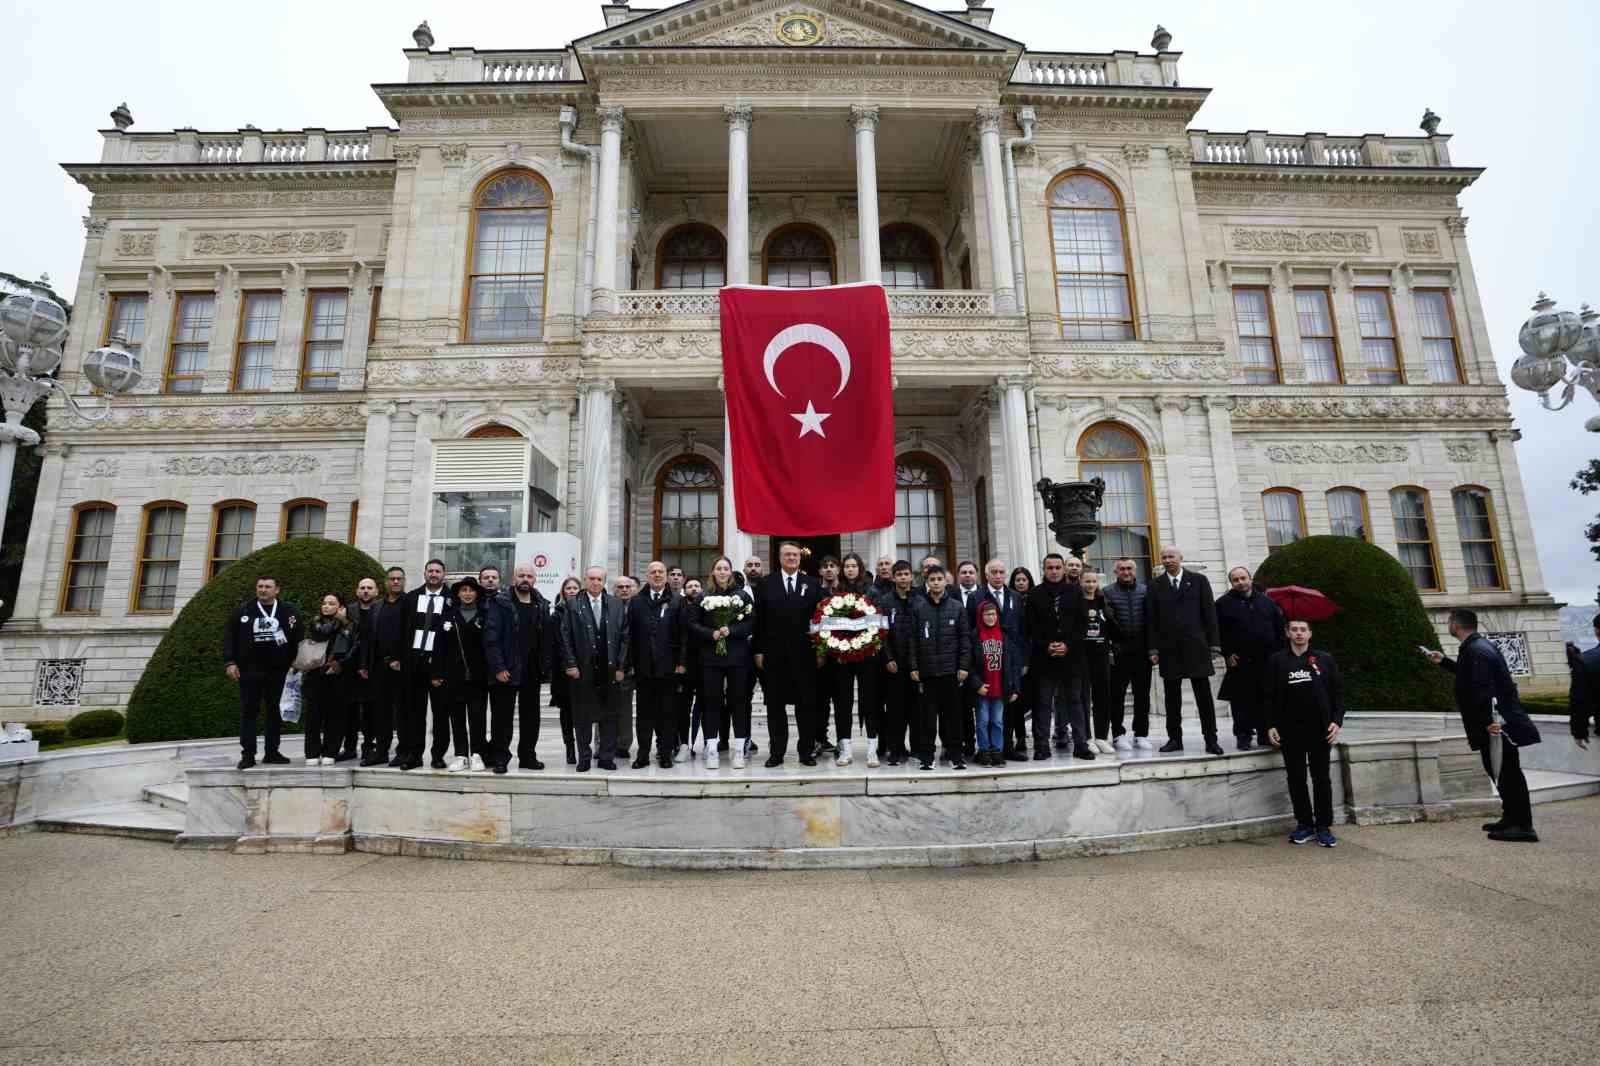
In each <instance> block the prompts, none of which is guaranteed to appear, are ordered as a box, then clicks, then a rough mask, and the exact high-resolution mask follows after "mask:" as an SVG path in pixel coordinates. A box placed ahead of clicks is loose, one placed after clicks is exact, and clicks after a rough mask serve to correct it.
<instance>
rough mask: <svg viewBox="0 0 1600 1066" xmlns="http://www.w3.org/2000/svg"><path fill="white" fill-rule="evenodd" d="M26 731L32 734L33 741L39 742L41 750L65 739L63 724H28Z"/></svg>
mask: <svg viewBox="0 0 1600 1066" xmlns="http://www.w3.org/2000/svg"><path fill="white" fill-rule="evenodd" d="M28 731H29V732H30V733H32V734H33V739H34V740H37V741H38V742H39V747H40V748H41V749H42V748H48V747H49V746H50V745H52V744H59V743H61V742H62V741H63V740H66V739H67V726H66V723H64V722H29V723H28Z"/></svg>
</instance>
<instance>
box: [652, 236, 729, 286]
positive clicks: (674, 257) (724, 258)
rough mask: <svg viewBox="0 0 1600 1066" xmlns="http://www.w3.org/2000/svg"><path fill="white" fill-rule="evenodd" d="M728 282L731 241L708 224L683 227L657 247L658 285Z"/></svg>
mask: <svg viewBox="0 0 1600 1066" xmlns="http://www.w3.org/2000/svg"><path fill="white" fill-rule="evenodd" d="M727 283H728V244H727V242H726V241H724V240H723V239H722V234H720V233H718V232H717V231H716V230H714V229H712V228H711V227H710V226H707V225H705V224H704V223H700V222H694V223H690V224H689V225H687V226H679V227H677V228H676V229H674V230H673V231H672V232H670V233H668V234H667V235H666V236H665V237H662V238H661V244H660V246H659V247H658V248H657V249H656V288H658V289H716V288H720V287H722V286H723V285H726V284H727Z"/></svg>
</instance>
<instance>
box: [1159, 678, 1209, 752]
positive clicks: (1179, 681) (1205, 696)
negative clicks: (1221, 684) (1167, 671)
mask: <svg viewBox="0 0 1600 1066" xmlns="http://www.w3.org/2000/svg"><path fill="white" fill-rule="evenodd" d="M1183 681H1184V679H1183V678H1181V677H1163V678H1162V679H1161V687H1162V688H1163V689H1165V690H1166V696H1167V739H1168V740H1182V739H1183ZM1189 687H1190V688H1191V689H1192V690H1193V691H1194V702H1195V706H1197V707H1198V708H1199V709H1200V732H1201V733H1202V734H1203V735H1204V736H1205V738H1206V739H1207V740H1216V739H1217V705H1216V704H1215V703H1213V702H1212V700H1211V679H1210V678H1209V677H1191V678H1189Z"/></svg>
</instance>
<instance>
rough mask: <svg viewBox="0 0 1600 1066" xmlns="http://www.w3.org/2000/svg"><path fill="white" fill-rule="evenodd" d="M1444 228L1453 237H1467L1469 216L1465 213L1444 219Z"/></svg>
mask: <svg viewBox="0 0 1600 1066" xmlns="http://www.w3.org/2000/svg"><path fill="white" fill-rule="evenodd" d="M1444 228H1445V229H1446V230H1448V231H1449V232H1450V236H1452V237H1465V236H1466V235H1467V218H1466V216H1465V215H1462V216H1459V217H1456V218H1447V219H1445V220H1444Z"/></svg>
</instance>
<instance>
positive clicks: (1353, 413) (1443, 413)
mask: <svg viewBox="0 0 1600 1066" xmlns="http://www.w3.org/2000/svg"><path fill="white" fill-rule="evenodd" d="M1507 414H1508V411H1507V408H1506V401H1505V397H1504V396H1503V395H1502V396H1343V397H1340V396H1334V397H1318V396H1289V397H1276V396H1241V397H1239V407H1238V410H1237V411H1235V412H1234V415H1235V417H1238V418H1245V419H1261V420H1267V419H1278V418H1306V419H1399V418H1413V419H1444V418H1453V419H1462V418H1505V417H1507Z"/></svg>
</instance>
